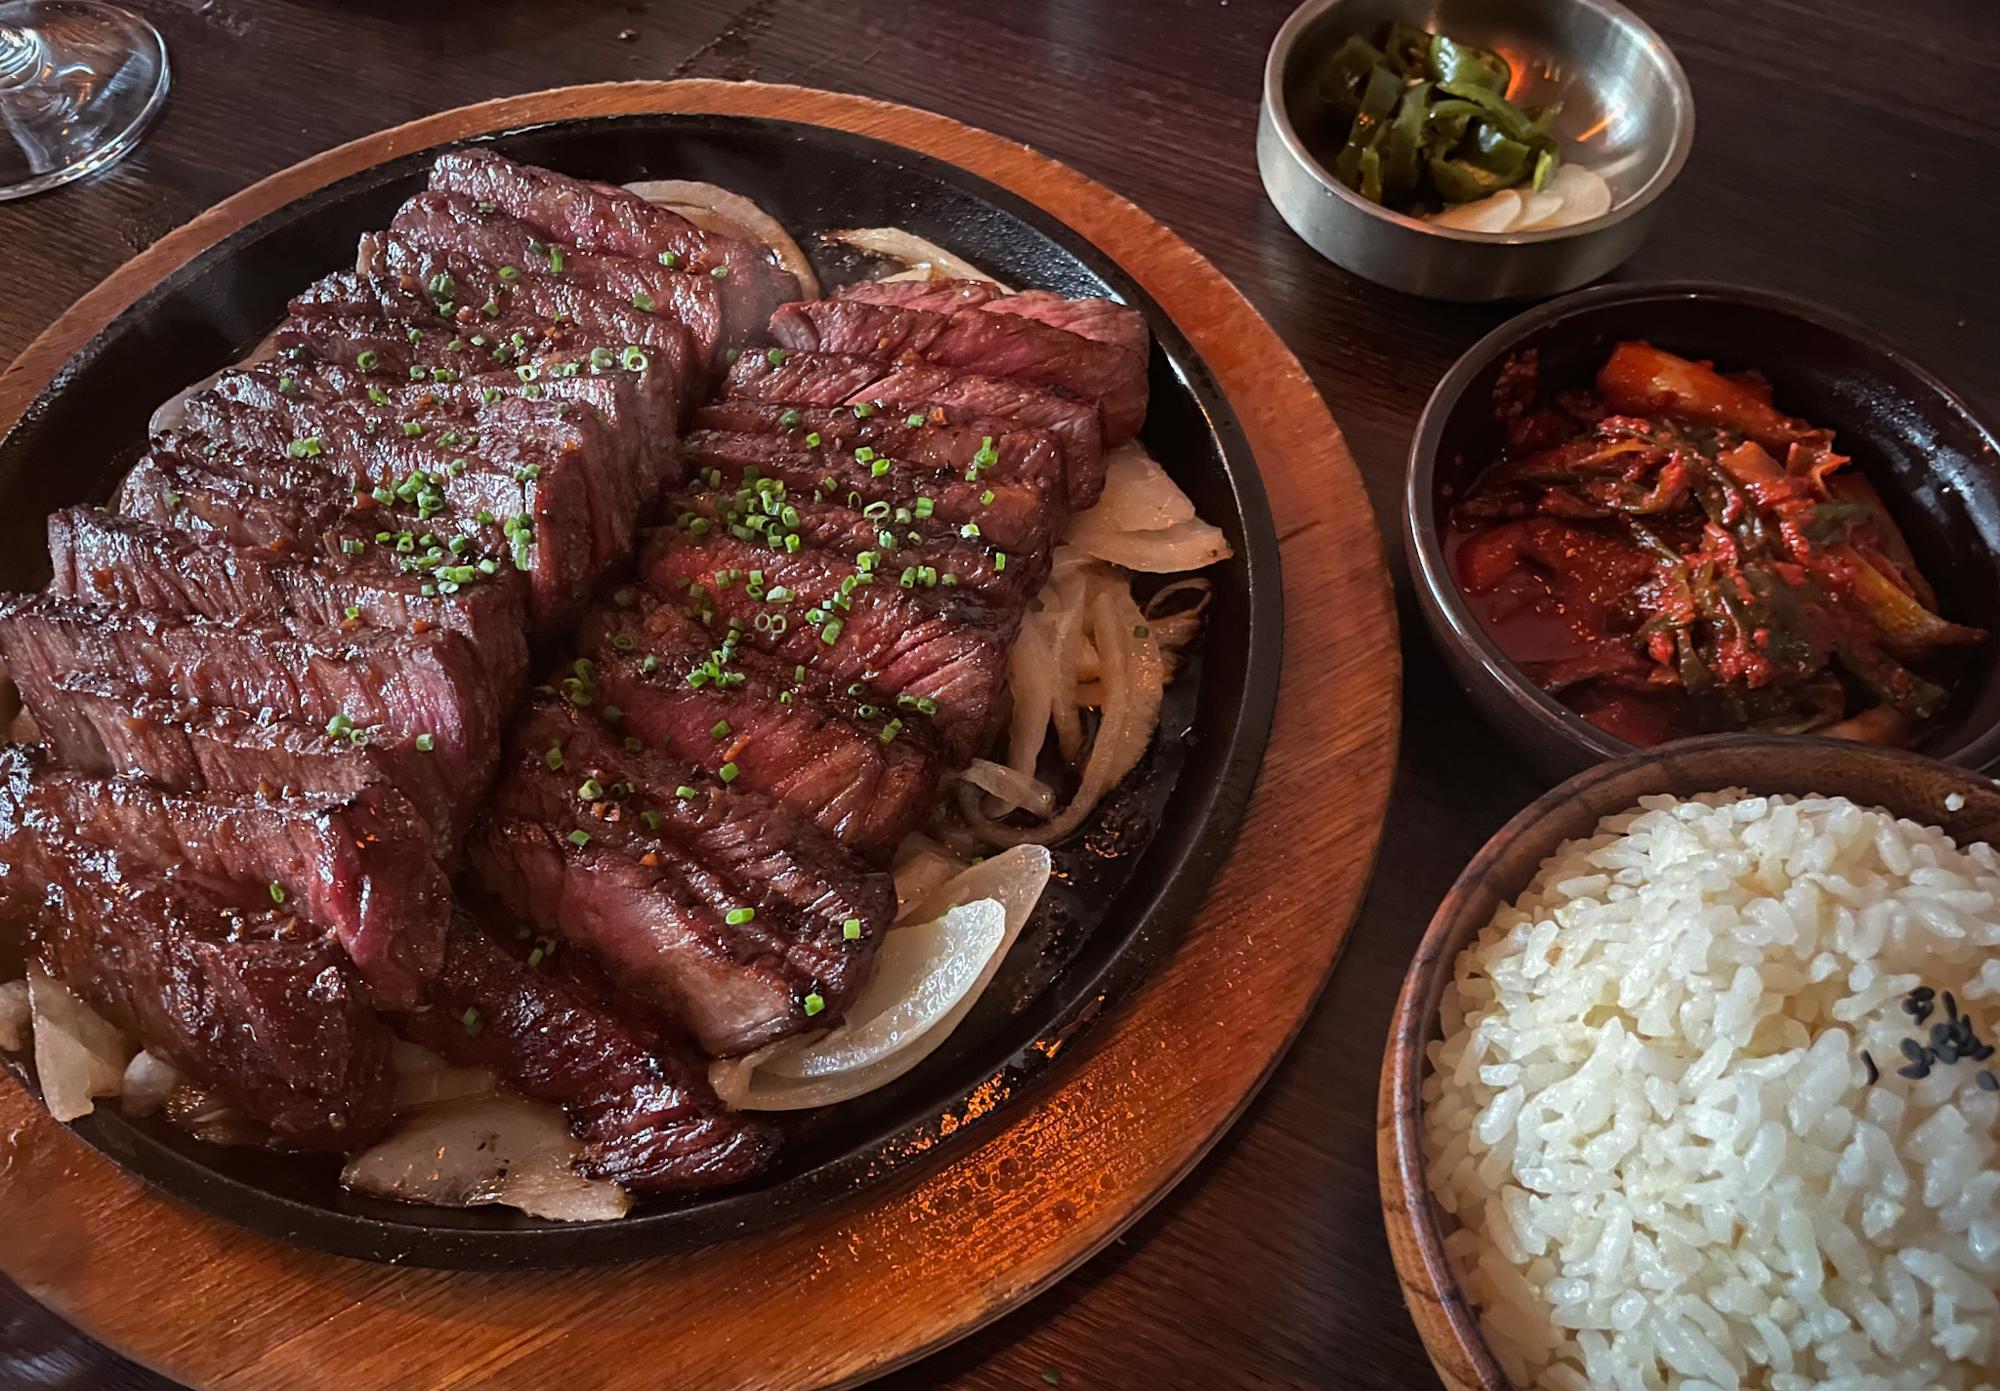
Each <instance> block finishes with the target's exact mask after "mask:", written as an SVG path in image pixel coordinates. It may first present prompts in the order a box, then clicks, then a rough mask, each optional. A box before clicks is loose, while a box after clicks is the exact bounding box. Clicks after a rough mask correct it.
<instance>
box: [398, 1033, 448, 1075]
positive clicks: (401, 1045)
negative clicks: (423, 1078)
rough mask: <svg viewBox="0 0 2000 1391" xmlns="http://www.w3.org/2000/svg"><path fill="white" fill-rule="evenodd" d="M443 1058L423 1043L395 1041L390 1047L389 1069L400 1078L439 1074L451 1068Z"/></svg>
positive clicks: (405, 1040)
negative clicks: (432, 1073) (421, 1074)
mask: <svg viewBox="0 0 2000 1391" xmlns="http://www.w3.org/2000/svg"><path fill="white" fill-rule="evenodd" d="M450 1066H451V1064H450V1063H448V1062H446V1061H445V1060H444V1058H443V1057H442V1056H440V1055H439V1054H436V1053H433V1052H432V1051H431V1050H430V1049H428V1048H426V1047H424V1046H423V1045H422V1044H421V1043H412V1042H410V1041H409V1040H408V1039H406V1038H399V1039H396V1040H394V1041H393V1042H392V1043H390V1045H389V1067H390V1070H391V1071H393V1072H394V1073H395V1074H396V1075H397V1076H398V1077H415V1076H417V1075H418V1074H420V1073H425V1072H437V1071H439V1070H441V1069H443V1068H447V1067H450Z"/></svg>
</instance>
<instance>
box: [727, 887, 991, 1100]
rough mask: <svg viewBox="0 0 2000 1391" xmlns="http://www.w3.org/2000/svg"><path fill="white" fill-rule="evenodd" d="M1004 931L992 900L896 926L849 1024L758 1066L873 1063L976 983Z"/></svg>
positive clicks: (785, 1070)
mask: <svg viewBox="0 0 2000 1391" xmlns="http://www.w3.org/2000/svg"><path fill="white" fill-rule="evenodd" d="M1006 936H1007V910H1006V909H1004V908H1002V907H1001V906H1000V905H999V904H998V903H995V902H994V901H992V900H991V899H981V900H980V901H978V902H976V903H968V904H966V905H965V906H963V907H960V908H953V909H951V910H949V911H948V912H946V913H945V914H944V915H943V916H941V917H939V918H937V919H935V920H933V921H930V922H920V923H914V924H912V925H910V926H908V927H899V928H897V929H896V930H895V931H893V932H891V933H889V934H888V936H886V937H884V938H883V939H882V944H881V946H880V948H878V949H877V951H876V954H875V970H874V973H873V974H872V975H870V976H869V978H868V984H867V985H866V986H865V987H864V988H863V989H862V991H861V994H860V995H859V996H857V997H856V998H855V1001H854V1004H853V1006H852V1008H850V1009H849V1011H848V1019H847V1022H846V1023H844V1024H842V1025H841V1026H840V1027H839V1028H837V1029H835V1030H833V1032H832V1033H830V1034H828V1035H827V1036H826V1037H825V1038H823V1039H821V1040H819V1041H818V1042H817V1043H814V1044H812V1045H811V1046H810V1047H806V1048H801V1049H798V1050H796V1051H793V1050H780V1051H779V1052H777V1053H776V1054H774V1055H772V1056H771V1057H770V1058H769V1059H767V1060H766V1061H765V1062H764V1064H763V1066H762V1069H761V1071H763V1072H764V1073H766V1074H768V1075H770V1076H773V1077H786V1078H805V1077H828V1076H832V1075H834V1074H836V1073H842V1072H856V1071H859V1070H860V1069H862V1068H865V1067H869V1066H872V1065H873V1064H875V1063H878V1062H880V1061H881V1060H882V1059H884V1058H886V1057H888V1056H889V1055H891V1054H892V1053H895V1052H897V1051H898V1050H900V1049H903V1048H907V1047H909V1046H910V1045H912V1044H914V1043H915V1042H916V1041H917V1040H918V1039H920V1038H922V1037H923V1036H924V1034H925V1033H926V1032H928V1031H929V1030H930V1029H931V1028H932V1027H933V1026H935V1025H936V1024H937V1022H938V1021H939V1020H940V1019H942V1018H944V1017H945V1016H946V1015H947V1014H949V1013H951V1011H952V1008H953V1007H954V1006H955V1005H957V1004H958V1002H959V1001H960V1000H962V999H964V998H965V994H966V992H967V991H969V990H970V989H972V987H973V986H974V985H975V984H977V983H978V981H979V977H980V975H981V973H982V972H983V971H984V970H985V968H986V964H987V962H989V961H990V960H992V958H993V954H994V953H995V952H997V951H998V950H999V949H1000V944H1001V942H1003V941H1004V940H1005V939H1006Z"/></svg>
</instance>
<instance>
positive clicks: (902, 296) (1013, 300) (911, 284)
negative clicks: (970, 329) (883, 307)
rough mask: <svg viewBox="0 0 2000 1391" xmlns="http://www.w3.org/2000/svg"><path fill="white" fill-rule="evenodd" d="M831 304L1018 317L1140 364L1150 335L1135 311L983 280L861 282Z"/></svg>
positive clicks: (1115, 304)
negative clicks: (1016, 289)
mask: <svg viewBox="0 0 2000 1391" xmlns="http://www.w3.org/2000/svg"><path fill="white" fill-rule="evenodd" d="M833 297H834V298H835V299H846V300H861V301H863V302H864V303H868V304H892V305H895V306H897V307H898V308H902V309H928V310H931V311H932V312H934V313H939V314H949V313H951V312H953V311H954V310H959V309H983V310H985V311H986V312H987V313H989V314H1018V315H1021V316H1022V317H1024V318H1029V319H1036V320H1039V321H1040V322H1042V323H1045V324H1047V325H1049V326H1050V327H1051V328H1060V329H1065V330H1067V331H1068V332H1070V333H1074V334H1077V335H1078V336H1080V337H1083V338H1093V339H1096V340H1097V341H1098V342H1100V343H1109V344H1111V345H1112V346H1114V347H1118V348H1123V349H1124V350H1125V351H1126V352H1128V353H1132V354H1134V355H1135V356H1137V357H1140V358H1144V357H1145V356H1146V355H1147V354H1148V352H1149V351H1150V350H1151V346H1152V344H1151V335H1150V334H1148V333H1147V332H1146V320H1145V318H1144V317H1143V316H1142V315H1141V314H1140V313H1139V311H1138V310H1136V309H1133V308H1132V307H1130V306H1129V305H1124V304H1120V303H1118V302H1117V301H1116V300H1109V299H1069V298H1066V297H1065V296H1062V295H1059V294H1057V293H1055V291H1053V290H1022V291H1021V292H1019V293H1018V294H1011V295H1010V294H1008V293H1007V292H1006V291H1004V290H1002V289H1001V288H1000V287H999V286H997V285H995V284H993V283H992V282H991V281H987V280H889V281H875V280H864V281H861V282H860V283H858V284H854V285H846V286H843V287H842V288H840V289H838V290H835V291H834V292H833Z"/></svg>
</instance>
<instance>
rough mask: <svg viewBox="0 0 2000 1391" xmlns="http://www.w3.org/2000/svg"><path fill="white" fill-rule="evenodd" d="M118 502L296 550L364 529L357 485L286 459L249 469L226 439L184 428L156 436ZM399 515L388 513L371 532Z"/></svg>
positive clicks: (169, 522) (146, 514)
mask: <svg viewBox="0 0 2000 1391" xmlns="http://www.w3.org/2000/svg"><path fill="white" fill-rule="evenodd" d="M364 505H367V504H366V503H365V501H364ZM117 508H118V511H120V512H121V513H123V514H124V515H126V516H128V517H133V518H136V519H138V520H140V521H146V522H151V523H152V524H153V525H155V526H158V527H165V528H170V529H173V530H177V531H184V532H186V533H187V534H188V535H190V536H194V537H203V538H206V537H222V538H225V539H227V540H228V541H230V542H231V543H233V544H236V545H240V546H264V547H269V548H271V549H273V550H280V551H287V552H290V553H293V554H317V553H321V552H322V547H323V544H324V543H323V538H325V537H327V536H328V535H329V534H332V533H336V532H337V533H339V534H341V535H343V536H351V535H359V534H361V533H360V532H359V531H358V529H357V527H356V525H355V522H356V518H355V516H354V513H355V511H356V499H355V496H354V490H353V489H352V488H350V487H344V486H342V485H340V484H339V483H337V482H335V480H334V479H333V478H332V477H331V476H330V475H329V474H327V473H326V472H324V471H323V470H321V469H318V468H315V467H312V466H310V465H307V464H305V463H303V462H299V461H293V460H290V459H286V460H283V461H271V462H269V463H267V464H265V465H263V466H261V467H259V468H257V469H255V470H253V471H246V470H245V469H244V468H242V467H241V466H240V465H239V464H238V463H237V462H236V461H235V459H234V458H233V456H232V455H229V454H225V452H224V451H223V449H222V446H221V445H220V444H215V445H214V446H213V449H212V450H211V449H210V448H209V447H208V446H207V445H205V444H203V443H202V442H201V441H199V440H197V439H195V438H193V437H190V436H185V435H180V434H172V435H168V436H163V437H156V438H155V439H154V441H153V447H152V448H151V449H150V450H148V451H147V452H146V453H145V454H143V455H141V456H140V458H139V461H138V462H137V463H136V464H134V465H133V466H132V468H131V470H130V471H129V472H128V473H127V474H126V475H125V479H124V481H123V482H122V483H120V484H119V486H118V497H117ZM378 515H379V514H378ZM371 520H372V519H371ZM395 521H396V517H395V516H393V515H390V516H386V517H383V519H382V521H381V522H374V524H373V525H371V526H370V527H369V530H368V532H367V534H369V535H372V534H373V533H374V532H375V531H377V530H380V529H381V525H382V524H383V523H384V522H386V523H389V524H393V523H394V522H395Z"/></svg>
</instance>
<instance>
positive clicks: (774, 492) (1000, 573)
mask: <svg viewBox="0 0 2000 1391" xmlns="http://www.w3.org/2000/svg"><path fill="white" fill-rule="evenodd" d="M816 491H817V490H816ZM763 498H769V499H772V500H773V501H774V502H776V503H777V504H778V505H780V506H782V507H783V508H784V509H786V510H785V511H784V512H783V514H782V515H783V519H784V521H785V524H786V526H787V528H788V529H789V531H790V532H791V533H792V534H795V535H797V536H798V537H799V538H800V542H801V544H802V545H803V546H805V547H807V548H810V549H814V550H817V551H820V552H822V553H824V554H826V555H829V556H835V557H838V558H839V562H840V564H842V565H843V566H844V567H846V568H847V569H848V570H849V571H850V572H858V571H866V572H868V573H871V574H873V575H874V576H875V582H876V583H880V584H898V585H900V587H901V588H903V589H906V590H912V591H914V590H916V589H918V588H923V587H929V585H930V584H931V583H934V582H935V581H936V579H941V578H942V577H943V576H945V575H950V576H952V577H953V578H952V579H951V580H949V581H946V583H947V584H949V585H951V586H953V587H955V588H957V589H958V590H959V591H960V594H959V595H957V596H955V597H957V598H960V599H970V598H977V599H978V600H979V601H980V602H982V603H984V604H987V605H989V606H991V607H993V608H995V609H1009V608H1012V609H1018V608H1020V607H1021V606H1022V605H1024V604H1026V603H1027V602H1028V600H1029V599H1031V598H1033V597H1034V595H1035V592H1036V591H1037V590H1039V589H1040V588H1041V587H1042V581H1043V580H1045V579H1047V578H1048V573H1049V554H1048V552H1047V551H1032V552H1029V553H1027V554H1025V555H1024V554H1022V553H1020V552H1018V551H1016V552H1008V551H1005V550H999V549H996V548H995V547H993V546H991V545H989V544H987V542H986V537H985V533H984V531H983V529H982V528H981V526H980V523H978V522H976V521H967V522H964V523H961V524H958V525H953V524H951V523H949V522H947V521H945V520H944V519H943V518H940V517H938V516H937V514H936V513H935V512H933V513H932V514H931V516H930V517H929V518H926V519H923V520H919V519H918V518H917V517H916V515H915V513H914V512H912V513H910V514H909V515H908V516H906V517H905V518H904V519H903V520H902V521H900V522H899V521H898V520H897V518H896V514H895V513H894V512H893V511H891V510H890V509H888V508H887V507H879V506H877V505H876V504H869V506H870V507H875V508H876V511H878V512H879V514H880V515H879V516H878V515H874V514H873V513H864V512H862V511H860V510H858V509H856V508H854V507H850V506H848V505H847V504H846V503H845V502H814V501H812V494H807V495H804V496H798V495H794V494H792V493H791V491H790V490H789V489H786V488H784V487H783V485H782V484H779V483H777V482H776V481H775V480H773V479H769V478H758V479H756V480H754V481H752V482H749V483H745V484H744V485H743V486H742V487H741V488H739V489H736V490H731V491H725V490H720V489H718V490H715V491H703V492H695V493H678V494H676V495H675V496H674V498H673V507H674V509H675V511H676V512H677V513H678V514H679V517H680V525H682V526H685V525H686V524H687V519H688V518H690V517H702V518H705V519H707V520H708V522H709V523H710V524H711V530H713V531H728V532H731V534H732V535H733V534H734V529H735V528H738V527H742V526H745V525H754V523H753V522H752V519H753V518H754V519H756V521H760V522H761V521H764V520H766V514H765V512H764V510H763V508H762V506H761V500H762V499H763ZM997 500H998V499H997V495H996V501H997ZM884 537H887V538H888V539H887V541H886V542H885V541H884V540H883V538H884ZM911 537H915V538H917V539H916V540H914V541H913V540H911V539H910V538H911ZM904 581H907V583H905V582H904Z"/></svg>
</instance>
